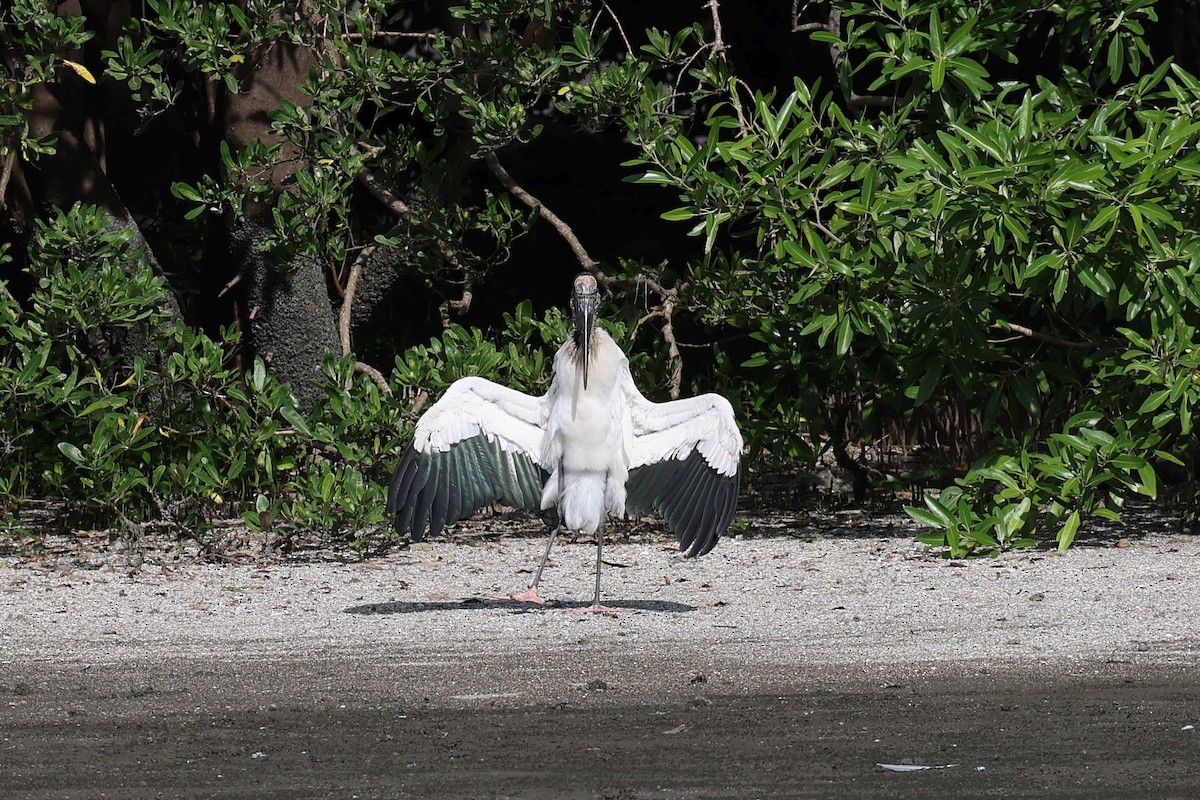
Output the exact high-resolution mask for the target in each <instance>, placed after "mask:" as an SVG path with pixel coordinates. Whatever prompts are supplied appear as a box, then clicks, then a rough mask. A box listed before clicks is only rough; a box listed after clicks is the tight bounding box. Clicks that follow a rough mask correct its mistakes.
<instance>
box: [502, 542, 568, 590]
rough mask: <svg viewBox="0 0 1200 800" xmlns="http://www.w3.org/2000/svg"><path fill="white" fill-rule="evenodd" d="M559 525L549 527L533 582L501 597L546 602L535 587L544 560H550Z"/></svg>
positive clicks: (539, 577)
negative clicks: (522, 588)
mask: <svg viewBox="0 0 1200 800" xmlns="http://www.w3.org/2000/svg"><path fill="white" fill-rule="evenodd" d="M559 527H560V526H558V525H555V526H554V527H553V528H551V529H550V539H549V540H548V541H547V542H546V551H545V552H544V553H542V563H540V564H538V568H537V572H535V573H534V574H533V583H531V584H529V588H528V589H526V590H525V591H523V592H521V593H520V594H511V595H508V596H507V597H505V598H503V599H505V600H516V601H517V602H518V603H537V604H538V605H539V606H544V605H545V604H546V601H545V600H543V599H542V596H541V595H540V594H538V588H537V587H538V584H539V583H540V582H541V580H542V570H544V569H545V568H546V562H547V561H549V560H550V548H551V547H554V537H555V536H557V535H558V529H559Z"/></svg>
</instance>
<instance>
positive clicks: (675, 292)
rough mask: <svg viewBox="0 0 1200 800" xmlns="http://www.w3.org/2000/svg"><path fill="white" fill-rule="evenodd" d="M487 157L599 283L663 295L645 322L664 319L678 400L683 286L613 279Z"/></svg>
mask: <svg viewBox="0 0 1200 800" xmlns="http://www.w3.org/2000/svg"><path fill="white" fill-rule="evenodd" d="M485 160H486V162H487V165H488V169H490V170H491V171H492V174H493V175H495V176H496V178H497V180H499V181H500V183H501V184H503V185H504V188H505V189H507V190H508V191H509V192H511V193H512V195H513V196H514V197H516V198H517V199H518V200H520V201H521V202H522V203H524V204H525V205H527V206H528V207H529V208H531V209H534V210H535V211H537V212H538V215H539V216H540V217H541V218H542V219H544V220H546V221H547V222H549V223H550V225H551V226H553V228H554V229H555V230H556V231H558V234H559V236H561V237H563V239H564V240H565V241H566V243H567V246H569V247H570V248H571V252H573V253H574V254H575V258H576V260H578V261H579V263H580V265H581V266H582V267H583V268H584V269H585V270H587V271H588V272H590V273H592V274H593V275H595V276H596V282H597V283H599V284H600V285H601V286H603V287H604V288H605V289H607V290H608V291H612V290H613V289H614V288H616V287H618V286H630V287H632V288H633V289H634V291H645V292H646V293H647V294H648V293H650V292H653V293H654V294H656V295H658V296H659V297H660V298H662V302H661V304H660V305H659V306H658V307H657V308H655V309H653V310H652V311H651V312H650V314H648V315H647V316H646V317H644V318H643V321H645V320H647V319H654V318H658V319H661V320H662V321H663V327H662V337H663V340H664V341H665V342H666V343H667V351H668V353H669V354H670V357H671V380H670V384H669V390H670V393H671V399H673V400H674V399H678V398H679V390H680V386H681V384H682V383H683V361H682V359H681V358H680V356H679V344H678V342H676V341H675V329H674V327H673V326H672V324H671V318H672V314H674V311H675V305H676V303H678V302H679V288H675V289H667V288H665V287H664V286H663V285H662V284H661V283H659V282H658V281H656V280H655V279H654V278H651V277H649V276H646V275H638V276H636V277H634V278H628V279H625V280H619V279H617V278H611V277H609V276H608V275H605V274H604V271H603V270H601V269H600V265H599V264H598V263H596V261H595V260H594V259H593V258H592V257H591V256H590V255H588V252H587V250H586V249H585V248H584V246H583V243H582V242H580V241H579V237H578V236H576V235H575V232H574V231H573V230H571V226H570V225H568V224H567V223H565V222H563V220H562V219H560V218H559V216H558V215H557V214H555V213H554V212H553V211H551V210H550V209H548V208H546V206H545V204H544V203H542V201H541V200H539V199H537V198H536V197H534V196H533V195H532V194H530V193H529V192H527V191H525V189H523V188H522V187H521V185H520V184H518V183H517V182H516V181H515V180H514V179H513V177H512V176H511V175H509V174H508V171H507V170H506V169H504V166H503V165H502V164H501V163H500V160H499V159H498V158H497V157H496V154H495V153H488V155H487V156H486V158H485ZM639 324H640V323H639Z"/></svg>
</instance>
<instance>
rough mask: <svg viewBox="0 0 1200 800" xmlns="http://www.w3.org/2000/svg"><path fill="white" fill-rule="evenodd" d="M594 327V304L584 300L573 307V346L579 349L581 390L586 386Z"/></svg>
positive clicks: (585, 388)
mask: <svg viewBox="0 0 1200 800" xmlns="http://www.w3.org/2000/svg"><path fill="white" fill-rule="evenodd" d="M595 325H596V304H595V303H594V302H589V301H588V300H584V301H583V302H581V303H579V304H577V305H576V307H575V336H576V340H575V346H576V347H577V348H578V349H579V367H580V369H582V370H583V388H584V390H585V391H586V390H587V385H588V362H589V361H590V360H591V349H592V330H593V329H594V328H595Z"/></svg>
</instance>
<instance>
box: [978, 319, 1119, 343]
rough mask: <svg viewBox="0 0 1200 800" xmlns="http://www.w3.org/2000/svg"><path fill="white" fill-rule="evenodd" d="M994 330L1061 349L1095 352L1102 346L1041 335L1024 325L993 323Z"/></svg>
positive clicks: (1045, 334)
mask: <svg viewBox="0 0 1200 800" xmlns="http://www.w3.org/2000/svg"><path fill="white" fill-rule="evenodd" d="M992 328H994V329H995V330H999V331H1012V332H1013V333H1019V334H1021V335H1022V336H1024V337H1026V338H1029V339H1035V340H1037V341H1039V342H1045V343H1046V344H1053V345H1057V346H1059V347H1070V348H1072V349H1074V350H1095V349H1096V348H1097V347H1099V346H1100V345H1098V344H1097V343H1096V342H1072V341H1070V340H1068V339H1060V338H1059V337H1057V336H1052V335H1050V334H1048V333H1039V332H1038V331H1035V330H1033V329H1032V328H1027V327H1025V326H1024V325H1018V324H1017V323H1015V322H1005V321H1000V322H993V323H992Z"/></svg>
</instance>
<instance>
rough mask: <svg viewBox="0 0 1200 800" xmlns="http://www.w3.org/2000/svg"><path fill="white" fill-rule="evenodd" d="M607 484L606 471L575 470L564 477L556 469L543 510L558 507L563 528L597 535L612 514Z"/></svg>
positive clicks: (551, 477) (548, 485) (547, 483)
mask: <svg viewBox="0 0 1200 800" xmlns="http://www.w3.org/2000/svg"><path fill="white" fill-rule="evenodd" d="M607 485H608V472H607V471H598V470H597V471H593V470H579V471H575V470H572V471H570V472H569V474H566V475H564V474H563V473H562V472H561V471H559V470H556V471H555V473H554V474H553V475H551V476H550V480H548V481H546V488H545V490H544V491H543V492H542V508H543V509H546V508H553V507H554V506H557V507H558V515H559V519H560V520H561V522H562V524H563V526H564V527H566V528H568V529H570V530H577V531H584V532H585V533H595V532H596V531H597V530H600V529H602V528H603V527H604V520H605V517H606V516H607V514H608V511H609V508H608V506H609V505H610V503H609V502H608V492H607V491H606V490H607V488H608V486H607Z"/></svg>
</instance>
